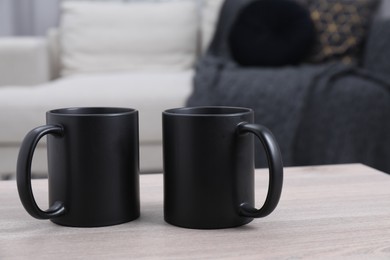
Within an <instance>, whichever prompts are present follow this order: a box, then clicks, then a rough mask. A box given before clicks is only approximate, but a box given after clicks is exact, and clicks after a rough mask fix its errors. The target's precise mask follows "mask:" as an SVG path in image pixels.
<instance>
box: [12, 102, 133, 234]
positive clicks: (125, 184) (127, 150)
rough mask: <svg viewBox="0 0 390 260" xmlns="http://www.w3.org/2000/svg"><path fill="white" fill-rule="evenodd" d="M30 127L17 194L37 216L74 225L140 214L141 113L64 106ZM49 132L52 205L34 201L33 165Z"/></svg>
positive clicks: (19, 167) (124, 219)
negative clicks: (139, 123) (139, 129)
mask: <svg viewBox="0 0 390 260" xmlns="http://www.w3.org/2000/svg"><path fill="white" fill-rule="evenodd" d="M46 122H47V125H44V126H40V127H37V128H35V129H33V130H31V131H30V132H29V133H28V134H27V135H26V137H25V139H24V140H23V142H22V145H21V147H20V151H19V156H18V162H17V185H18V191H19V197H20V199H21V201H22V204H23V206H24V208H25V209H26V210H27V212H28V213H29V214H30V215H31V216H33V217H35V218H38V219H50V220H51V221H52V222H54V223H57V224H60V225H65V226H76V227H98V226H107V225H114V224H119V223H124V222H127V221H131V220H133V219H136V218H137V217H138V216H139V215H140V205H139V204H140V202H139V152H138V149H139V148H138V147H139V145H138V143H139V139H138V111H136V110H134V109H130V108H105V107H101V108H93V107H92V108H64V109H56V110H51V111H48V112H47V113H46ZM45 135H47V154H48V171H49V174H48V182H49V204H50V205H51V206H50V208H49V209H48V210H46V211H43V210H41V209H40V208H39V207H38V205H37V204H36V202H35V199H34V197H33V193H32V187H31V180H30V178H31V163H32V157H33V154H34V150H35V147H36V145H37V143H38V142H39V140H40V139H41V138H42V137H43V136H45Z"/></svg>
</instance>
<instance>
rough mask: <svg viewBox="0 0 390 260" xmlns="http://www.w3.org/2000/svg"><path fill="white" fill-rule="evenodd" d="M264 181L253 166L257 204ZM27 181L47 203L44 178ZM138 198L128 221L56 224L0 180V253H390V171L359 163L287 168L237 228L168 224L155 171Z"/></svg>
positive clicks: (123, 255) (362, 255)
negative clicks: (273, 204)
mask: <svg viewBox="0 0 390 260" xmlns="http://www.w3.org/2000/svg"><path fill="white" fill-rule="evenodd" d="M267 181H268V178H267V172H266V171H265V170H259V171H258V172H257V175H256V182H257V191H256V192H257V194H256V198H257V204H258V206H259V205H260V203H261V202H262V201H261V198H262V196H263V195H264V194H265V192H266V188H267V185H266V182H267ZM33 186H34V192H35V195H36V197H37V198H38V202H39V204H40V205H46V204H47V200H46V197H47V187H46V186H47V181H46V180H35V181H34V182H33ZM141 206H142V208H141V215H142V216H141V218H140V219H138V220H136V221H133V222H129V223H126V224H122V225H117V226H111V227H103V228H69V227H62V226H57V225H55V224H53V223H51V222H50V221H46V220H36V219H33V218H32V217H30V216H29V215H28V214H27V213H26V212H25V211H24V209H23V208H22V205H21V203H20V202H19V198H18V194H17V190H16V183H15V182H14V181H2V182H0V259H2V260H6V259H117V258H121V259H149V258H153V259H236V258H237V259H302V258H307V259H334V258H336V259H340V258H342V259H390V175H387V174H384V173H381V172H379V171H376V170H374V169H371V168H369V167H366V166H363V165H360V164H351V165H338V166H320V167H297V168H286V170H285V183H284V191H283V194H282V198H281V201H280V204H279V206H278V207H277V209H276V211H275V212H273V213H272V214H271V215H270V216H268V217H266V218H263V219H256V220H254V221H253V222H251V223H249V224H248V225H246V226H243V227H239V228H231V229H221V230H191V229H184V228H178V227H174V226H171V225H169V224H166V223H165V222H164V220H163V212H162V208H163V188H162V175H161V174H156V175H142V176H141ZM42 207H44V206H42Z"/></svg>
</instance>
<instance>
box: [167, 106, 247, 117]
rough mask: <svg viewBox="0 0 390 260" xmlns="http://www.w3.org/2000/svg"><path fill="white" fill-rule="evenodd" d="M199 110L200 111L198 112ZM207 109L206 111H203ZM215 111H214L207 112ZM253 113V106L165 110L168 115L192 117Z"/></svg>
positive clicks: (196, 107)
mask: <svg viewBox="0 0 390 260" xmlns="http://www.w3.org/2000/svg"><path fill="white" fill-rule="evenodd" d="M196 111H199V112H196ZM202 111H205V112H202ZM207 111H214V112H207ZM250 113H253V110H252V109H251V108H246V107H231V106H195V107H180V108H171V109H167V110H165V111H164V112H163V114H164V115H168V116H190V117H210V116H215V117H230V116H240V115H246V114H250Z"/></svg>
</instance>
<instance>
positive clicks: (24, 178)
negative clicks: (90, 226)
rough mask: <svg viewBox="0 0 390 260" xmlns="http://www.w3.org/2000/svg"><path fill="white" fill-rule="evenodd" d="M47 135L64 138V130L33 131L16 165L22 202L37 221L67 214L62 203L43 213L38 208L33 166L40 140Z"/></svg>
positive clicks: (38, 129) (43, 129)
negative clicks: (34, 189) (32, 174)
mask: <svg viewBox="0 0 390 260" xmlns="http://www.w3.org/2000/svg"><path fill="white" fill-rule="evenodd" d="M47 134H53V135H56V136H63V134H64V130H63V128H62V127H61V126H58V125H45V126H39V127H37V128H34V129H33V130H31V131H30V132H29V133H28V134H27V135H26V137H25V138H24V140H23V142H22V145H21V147H20V150H19V155H18V161H17V165H16V181H17V186H18V192H19V197H20V200H21V202H22V204H23V206H24V208H25V209H26V211H27V212H28V213H29V214H30V215H31V216H33V217H34V218H37V219H50V218H55V217H58V216H61V215H62V214H64V213H65V206H64V203H63V202H61V201H56V202H54V204H53V205H52V206H51V207H50V208H49V209H48V210H46V211H42V210H41V209H40V208H39V207H38V205H37V203H36V201H35V199H34V195H33V192H32V187H31V164H32V159H33V155H34V151H35V148H36V146H37V144H38V142H39V140H40V139H41V138H42V137H43V136H45V135H47Z"/></svg>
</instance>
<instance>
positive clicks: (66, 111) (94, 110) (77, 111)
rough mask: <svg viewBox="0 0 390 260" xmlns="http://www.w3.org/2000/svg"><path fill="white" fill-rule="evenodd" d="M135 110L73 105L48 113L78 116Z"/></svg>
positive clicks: (122, 112)
mask: <svg viewBox="0 0 390 260" xmlns="http://www.w3.org/2000/svg"><path fill="white" fill-rule="evenodd" d="M134 112H136V110H135V109H132V108H123V107H73V108H60V109H54V110H51V111H49V112H48V113H50V114H60V115H73V116H74V115H79V116H94V115H95V116H96V115H98V116H103V115H111V116H112V115H123V114H129V113H130V114H131V113H134Z"/></svg>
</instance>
